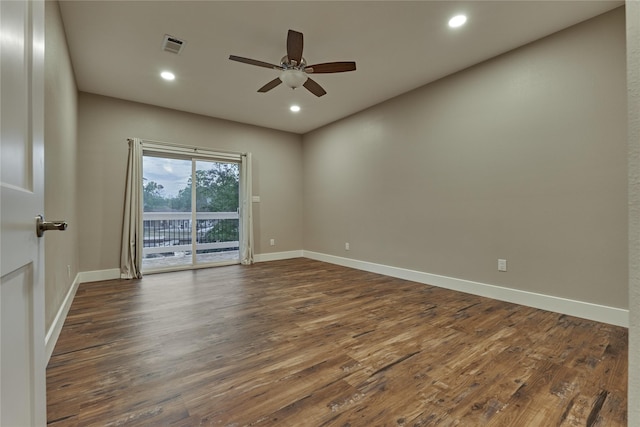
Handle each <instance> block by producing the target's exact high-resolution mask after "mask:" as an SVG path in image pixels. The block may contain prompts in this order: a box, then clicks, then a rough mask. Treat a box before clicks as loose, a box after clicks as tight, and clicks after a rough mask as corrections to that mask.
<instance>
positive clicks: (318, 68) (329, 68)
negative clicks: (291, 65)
mask: <svg viewBox="0 0 640 427" xmlns="http://www.w3.org/2000/svg"><path fill="white" fill-rule="evenodd" d="M355 69H356V63H355V62H353V61H344V62H325V63H324V64H314V65H309V66H307V67H305V69H304V71H305V73H314V74H319V73H344V72H345V71H354V70H355Z"/></svg>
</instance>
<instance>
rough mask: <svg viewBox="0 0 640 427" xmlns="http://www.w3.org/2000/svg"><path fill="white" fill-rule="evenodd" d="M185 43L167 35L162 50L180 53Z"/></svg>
mask: <svg viewBox="0 0 640 427" xmlns="http://www.w3.org/2000/svg"><path fill="white" fill-rule="evenodd" d="M185 43H186V42H185V41H184V40H180V39H179V38H176V37H173V36H170V35H169V34H165V35H164V41H163V42H162V50H164V51H166V52H171V53H180V51H182V48H183V47H184V45H185Z"/></svg>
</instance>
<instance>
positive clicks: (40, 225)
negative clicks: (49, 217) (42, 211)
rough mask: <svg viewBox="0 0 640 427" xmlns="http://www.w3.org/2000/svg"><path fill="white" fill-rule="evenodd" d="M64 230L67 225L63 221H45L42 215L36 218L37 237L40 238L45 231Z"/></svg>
mask: <svg viewBox="0 0 640 427" xmlns="http://www.w3.org/2000/svg"><path fill="white" fill-rule="evenodd" d="M66 229H67V223H66V222H65V221H45V220H44V217H43V216H42V215H38V216H37V217H36V234H37V235H38V237H42V236H43V235H44V232H45V231H49V230H58V231H64V230H66Z"/></svg>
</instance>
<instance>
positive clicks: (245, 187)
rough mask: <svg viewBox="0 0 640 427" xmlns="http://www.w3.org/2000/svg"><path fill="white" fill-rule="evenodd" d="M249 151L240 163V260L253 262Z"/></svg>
mask: <svg viewBox="0 0 640 427" xmlns="http://www.w3.org/2000/svg"><path fill="white" fill-rule="evenodd" d="M251 179H252V178H251V153H245V154H243V155H242V158H241V165H240V186H241V188H240V209H241V211H240V221H241V222H242V223H241V224H240V262H241V263H242V264H244V265H248V264H252V263H253V206H252V201H253V198H252V192H253V190H252V185H251Z"/></svg>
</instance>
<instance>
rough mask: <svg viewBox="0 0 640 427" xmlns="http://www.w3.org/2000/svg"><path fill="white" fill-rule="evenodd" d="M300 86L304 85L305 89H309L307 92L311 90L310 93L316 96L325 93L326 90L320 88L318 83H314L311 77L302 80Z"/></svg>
mask: <svg viewBox="0 0 640 427" xmlns="http://www.w3.org/2000/svg"><path fill="white" fill-rule="evenodd" d="M302 86H304V87H306V88H307V90H309V92H311V93H312V94H314V95H315V96H318V97H319V96H322V95H325V94H326V93H327V91H326V90H324V89H322V86H320V85H319V84H318V83H316V82H315V81H313V80H311V79H307V81H306V82H304V84H303V85H302Z"/></svg>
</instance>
